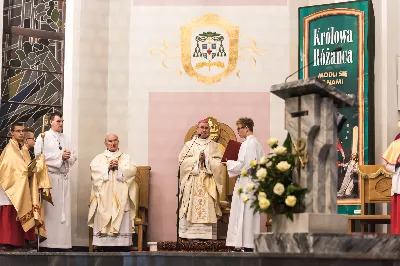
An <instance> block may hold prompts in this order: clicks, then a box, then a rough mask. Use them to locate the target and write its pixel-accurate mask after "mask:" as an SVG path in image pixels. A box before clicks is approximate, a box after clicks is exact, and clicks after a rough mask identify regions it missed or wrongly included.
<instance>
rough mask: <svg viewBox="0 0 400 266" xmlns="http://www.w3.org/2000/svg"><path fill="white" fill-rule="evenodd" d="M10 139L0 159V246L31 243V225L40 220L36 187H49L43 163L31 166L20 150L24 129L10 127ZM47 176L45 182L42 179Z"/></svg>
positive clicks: (32, 229) (14, 125)
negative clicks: (29, 241) (26, 241)
mask: <svg viewBox="0 0 400 266" xmlns="http://www.w3.org/2000/svg"><path fill="white" fill-rule="evenodd" d="M11 135H12V139H11V140H10V142H9V143H8V144H7V146H6V147H5V149H4V150H3V152H2V154H1V156H0V244H3V245H8V247H9V248H15V247H22V246H23V245H24V244H25V240H31V241H33V240H35V239H36V237H35V231H34V230H35V229H34V227H35V224H37V225H39V226H41V227H42V229H41V235H42V236H45V232H44V225H43V223H42V222H41V220H42V219H41V218H40V209H41V206H40V203H39V200H38V198H39V188H41V185H43V187H46V188H50V183H49V182H48V176H47V171H45V170H46V169H45V165H44V160H41V159H40V158H38V160H37V161H36V160H35V161H34V162H33V163H32V164H30V162H31V157H30V155H29V152H28V149H24V148H23V142H24V126H23V125H22V124H19V123H15V124H13V125H12V126H11ZM46 177H47V180H46Z"/></svg>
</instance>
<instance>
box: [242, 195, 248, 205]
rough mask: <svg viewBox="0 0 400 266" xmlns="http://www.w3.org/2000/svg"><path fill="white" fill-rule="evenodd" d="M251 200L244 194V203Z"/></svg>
mask: <svg viewBox="0 0 400 266" xmlns="http://www.w3.org/2000/svg"><path fill="white" fill-rule="evenodd" d="M248 200H249V198H248V197H247V196H246V195H243V197H242V201H243V203H246V202H247V201H248Z"/></svg>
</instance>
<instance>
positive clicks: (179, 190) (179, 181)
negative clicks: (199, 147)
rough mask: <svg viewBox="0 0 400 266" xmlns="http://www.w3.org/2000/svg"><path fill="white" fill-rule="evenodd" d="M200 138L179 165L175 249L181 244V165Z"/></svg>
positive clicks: (178, 248) (197, 136)
mask: <svg viewBox="0 0 400 266" xmlns="http://www.w3.org/2000/svg"><path fill="white" fill-rule="evenodd" d="M198 138H199V135H196V138H195V139H194V140H193V142H192V145H190V147H189V149H188V151H187V152H186V154H185V156H183V158H182V161H181V162H180V163H179V167H178V195H177V198H178V209H177V211H176V245H175V250H180V244H179V210H180V195H181V165H182V163H183V161H184V160H185V158H186V156H187V155H188V153H189V151H190V150H191V149H192V147H193V144H194V142H195V141H196V140H197V139H198Z"/></svg>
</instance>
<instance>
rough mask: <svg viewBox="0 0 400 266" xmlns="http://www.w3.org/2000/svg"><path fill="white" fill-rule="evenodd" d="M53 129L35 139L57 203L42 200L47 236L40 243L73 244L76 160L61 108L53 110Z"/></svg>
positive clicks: (52, 245)
mask: <svg viewBox="0 0 400 266" xmlns="http://www.w3.org/2000/svg"><path fill="white" fill-rule="evenodd" d="M49 121H50V126H51V128H50V130H48V131H46V132H45V133H44V134H45V135H44V141H43V140H42V137H41V136H40V135H39V136H38V137H37V139H36V143H35V156H40V155H41V154H43V155H44V157H45V159H46V166H47V169H48V174H49V177H50V182H51V186H52V189H51V194H52V199H53V203H54V206H53V205H52V204H50V203H49V202H44V203H43V208H44V213H45V214H44V222H45V224H46V232H47V239H46V241H44V242H42V243H40V246H41V247H45V248H56V249H70V248H72V241H71V238H72V231H71V181H70V174H69V171H70V168H71V167H72V165H73V164H74V163H75V161H76V160H77V156H76V154H75V152H74V150H73V149H72V146H71V143H70V141H69V139H68V138H67V136H65V134H63V133H62V130H63V126H64V120H63V115H62V114H61V113H60V112H54V113H52V114H50V118H49Z"/></svg>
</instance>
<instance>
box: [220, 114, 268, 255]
mask: <svg viewBox="0 0 400 266" xmlns="http://www.w3.org/2000/svg"><path fill="white" fill-rule="evenodd" d="M236 126H237V131H238V134H239V137H240V138H242V139H245V141H244V142H243V143H242V145H241V146H240V150H239V155H238V159H237V161H231V160H228V161H227V162H226V166H227V170H228V175H229V177H235V176H237V177H238V178H237V181H236V184H235V188H234V191H235V192H234V193H233V196H232V205H231V212H230V216H229V225H228V235H227V238H226V245H227V246H229V247H234V248H235V249H234V251H241V252H251V251H253V248H254V234H256V233H259V232H260V215H259V214H258V213H257V214H253V209H251V207H250V206H251V203H252V200H251V199H249V200H248V201H247V202H246V203H243V201H242V200H241V198H240V197H241V196H240V195H239V194H238V192H237V190H238V189H239V188H245V187H247V185H248V184H251V183H253V180H252V179H251V178H250V177H248V176H240V174H241V172H242V170H249V169H250V168H251V166H250V162H251V161H252V160H256V161H257V162H258V161H259V160H260V159H261V157H263V156H264V150H263V148H262V146H261V144H260V142H258V140H257V139H256V137H254V136H253V127H254V122H253V120H252V119H251V118H247V117H243V118H239V120H238V121H237V122H236Z"/></svg>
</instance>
